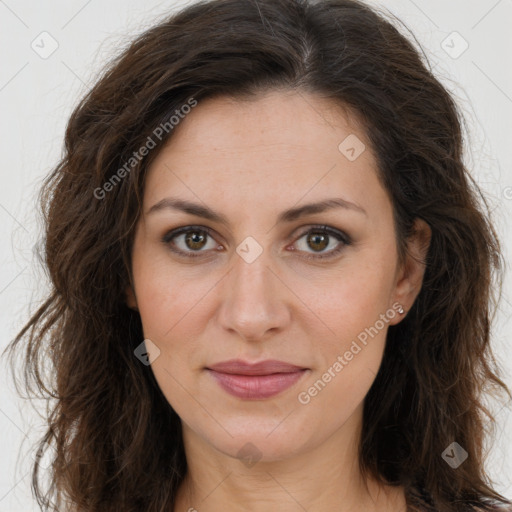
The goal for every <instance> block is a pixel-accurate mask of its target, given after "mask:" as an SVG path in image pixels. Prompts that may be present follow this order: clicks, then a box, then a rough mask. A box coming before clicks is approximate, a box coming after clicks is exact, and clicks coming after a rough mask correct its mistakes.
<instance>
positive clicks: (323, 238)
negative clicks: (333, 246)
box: [310, 233, 328, 249]
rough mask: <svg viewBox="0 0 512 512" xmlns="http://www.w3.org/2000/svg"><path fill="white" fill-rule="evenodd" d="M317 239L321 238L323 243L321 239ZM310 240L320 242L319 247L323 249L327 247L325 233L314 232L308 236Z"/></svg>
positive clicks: (314, 242)
mask: <svg viewBox="0 0 512 512" xmlns="http://www.w3.org/2000/svg"><path fill="white" fill-rule="evenodd" d="M318 239H321V240H323V243H322V241H318ZM310 240H312V241H313V244H317V243H320V244H321V247H320V249H325V248H326V247H327V245H328V243H327V236H326V235H323V234H318V233H317V234H315V235H312V236H311V237H310ZM310 246H311V244H310ZM312 249H315V247H312Z"/></svg>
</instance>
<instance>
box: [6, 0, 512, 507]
mask: <svg viewBox="0 0 512 512" xmlns="http://www.w3.org/2000/svg"><path fill="white" fill-rule="evenodd" d="M186 3H189V2H179V1H176V2H170V1H169V2H162V1H156V0H146V1H140V0H139V1H136V0H123V1H121V0H111V1H110V2H108V3H106V2H100V1H99V0H89V1H87V0H72V1H70V0H67V1H64V0H52V1H51V2H50V1H46V2H29V1H27V0H5V1H4V0H0V41H1V46H0V47H1V48H2V65H1V66H0V108H1V117H0V119H1V125H0V126H1V133H0V144H1V148H0V149H1V153H0V154H1V157H2V158H1V161H0V162H1V164H0V165H1V169H2V170H1V172H2V180H3V181H2V182H1V184H0V226H1V233H0V244H1V251H2V252H1V264H0V301H1V302H0V315H1V325H2V326H3V329H2V331H1V334H0V350H1V349H3V348H4V347H5V346H6V345H7V344H8V342H9V341H10V340H11V339H12V337H13V336H14V335H15V333H16V332H17V330H18V329H19V328H20V327H21V326H22V322H24V321H25V320H26V319H27V318H28V313H29V311H30V310H31V308H33V307H34V306H35V304H36V299H40V298H41V297H42V294H43V293H44V274H43V273H42V272H41V271H40V270H38V267H37V264H36V260H35V259H33V247H34V245H35V244H36V242H37V241H38V240H39V239H40V238H41V231H40V229H41V228H40V223H39V221H38V218H39V216H38V214H37V209H36V206H37V205H36V203H35V200H36V192H37V190H38V188H39V186H40V184H41V179H42V178H43V177H44V176H45V175H46V174H47V173H48V172H49V171H50V170H51V169H52V167H53V166H54V165H55V163H56V162H57V161H58V159H59V157H60V156H61V151H62V141H63V135H64V129H65V124H66V121H67V119H68V116H69V115H70V113H71V111H72V108H73V106H74V105H75V104H76V102H77V101H78V99H79V97H81V96H82V95H83V94H84V93H85V91H87V89H88V88H89V87H90V86H91V84H92V83H93V81H94V78H95V76H96V75H97V73H99V71H100V70H101V66H102V64H103V63H104V62H105V60H106V59H107V58H109V57H110V56H112V55H113V54H114V53H116V52H117V51H119V50H120V49H121V48H122V47H123V46H124V45H125V44H126V43H127V42H128V41H129V40H130V39H131V38H132V37H133V36H135V35H136V34H138V33H140V32H141V31H142V30H144V29H145V28H147V27H149V26H150V25H151V24H152V23H153V22H154V21H155V20H157V19H162V17H164V16H165V15H166V14H169V13H170V12H171V11H172V10H173V9H175V8H176V7H181V6H183V5H185V4H186ZM372 3H373V4H374V5H379V6H382V7H383V8H385V9H387V10H389V11H390V12H392V13H393V14H395V15H396V16H397V17H398V18H400V19H401V20H402V21H403V22H404V23H405V24H406V25H407V26H408V27H409V28H410V29H411V30H412V32H413V33H414V34H415V35H416V37H417V39H418V40H419V42H420V43H421V44H422V46H423V47H424V49H425V51H426V54H427V56H428V58H429V60H430V62H431V65H432V68H433V70H434V72H435V74H436V75H437V76H438V77H440V79H441V81H442V82H443V83H444V85H445V86H446V87H447V88H448V89H449V90H450V91H451V92H452V93H453V94H454V95H455V96H456V98H457V101H458V103H459V105H461V107H462V110H463V112H464V113H465V115H466V118H467V121H468V128H469V133H468V134H467V137H468V138H467V149H468V152H467V155H466V163H467V165H468V167H469V168H470V169H471V171H472V172H473V175H474V176H475V178H476V179H477V181H478V183H479V184H480V185H481V187H482V188H483V189H484V190H485V192H486V193H487V197H488V198H489V201H490V205H491V207H492V209H493V215H494V221H495V223H496V226H497V229H498V231H499V234H500V235H501V239H502V241H503V244H504V249H505V258H506V260H507V263H508V261H510V255H511V250H512V246H511V243H512V237H511V236H510V235H511V233H512V228H511V213H512V172H511V164H512V139H511V135H512V122H511V118H512V57H511V55H512V54H511V51H512V0H471V1H468V0H449V1H448V0H428V1H427V0H414V1H413V0H381V1H373V2H372ZM401 30H402V31H403V30H404V29H403V28H402V29H401ZM43 31H47V32H48V33H49V34H51V37H52V38H54V39H55V40H56V41H57V43H58V48H57V50H56V51H55V52H54V53H53V54H52V55H50V56H49V57H48V58H46V59H43V58H41V57H40V56H39V55H38V54H37V53H36V52H35V51H34V50H33V49H32V47H31V44H32V42H33V41H34V40H35V43H34V44H39V45H40V47H41V46H42V44H43V43H41V42H40V41H41V37H47V36H40V34H41V33H42V32H43ZM454 31H456V32H458V33H459V34H460V35H461V36H462V38H463V39H464V40H465V41H466V42H467V44H468V45H469V47H468V49H467V50H466V51H465V52H464V53H462V55H460V56H458V57H457V58H453V56H450V55H448V53H447V52H446V51H445V50H444V49H443V47H442V42H443V41H445V40H446V43H445V44H448V45H449V46H453V48H452V50H450V51H451V52H452V55H454V54H453V52H456V51H458V50H459V49H461V48H462V46H460V45H461V44H463V42H462V40H460V39H457V36H453V35H451V34H452V33H453V32H454ZM447 37H449V38H448V39H446V38H447ZM454 38H455V39H454ZM38 41H39V43H38ZM44 44H45V48H46V49H48V48H50V40H49V39H46V42H45V43H44ZM41 51H42V50H41ZM507 187H510V188H507ZM510 294H511V278H510V275H509V271H508V269H507V276H506V281H505V287H504V290H503V298H502V302H501V308H500V312H499V315H498V317H497V319H496V324H495V328H494V338H493V343H494V346H495V351H496V354H497V356H498V357H497V359H498V361H499V363H500V364H501V365H502V367H503V370H504V379H505V380H506V382H507V383H508V385H509V386H512V378H511V375H512V355H511V353H512V345H511V343H510V334H511V323H510V321H509V319H510V316H511V314H510V313H511V311H512V307H511V302H510ZM10 379H11V375H10V373H7V365H6V363H5V361H3V362H2V365H1V366H0V386H1V395H0V396H1V402H0V434H1V435H0V443H1V446H0V450H1V455H0V512H3V511H6V512H7V511H8V512H17V511H22V510H23V511H28V510H36V507H35V505H34V502H33V500H32V498H31V494H30V464H31V463H32V460H31V459H30V450H31V449H32V447H33V444H34V443H35V441H36V440H37V437H38V435H39V433H40V432H41V431H42V430H41V420H40V419H39V418H38V417H37V416H36V415H35V414H34V413H33V411H32V408H31V407H30V405H29V403H28V402H27V401H26V400H22V399H20V398H18V397H17V395H16V394H15V392H14V388H13V384H12V382H11V380H10ZM491 405H492V408H493V410H494V411H495V412H498V416H497V418H498V422H499V424H498V429H497V435H496V438H495V439H494V440H493V441H491V442H490V454H489V461H488V469H489V473H490V476H491V477H492V479H493V480H494V485H495V488H496V490H498V491H499V492H501V493H503V494H505V496H507V497H508V498H511V497H512V462H511V458H512V457H511V456H512V433H511V431H512V428H511V427H512V421H511V416H512V414H511V407H510V404H508V405H505V403H504V402H503V403H495V402H493V403H492V404H491ZM22 441H23V445H21V443H22Z"/></svg>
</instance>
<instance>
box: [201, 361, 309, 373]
mask: <svg viewBox="0 0 512 512" xmlns="http://www.w3.org/2000/svg"><path fill="white" fill-rule="evenodd" d="M207 369H209V370H214V371H216V372H221V373H231V374H236V375H270V374H272V373H293V372H296V371H299V370H305V369H306V368H304V367H302V366H297V365H294V364H290V363H285V362H284V361H278V360H276V359H267V360H265V361H260V362H258V363H249V362H246V361H243V360H242V359H230V360H229V361H223V362H221V363H217V364H214V365H210V366H208V367H207Z"/></svg>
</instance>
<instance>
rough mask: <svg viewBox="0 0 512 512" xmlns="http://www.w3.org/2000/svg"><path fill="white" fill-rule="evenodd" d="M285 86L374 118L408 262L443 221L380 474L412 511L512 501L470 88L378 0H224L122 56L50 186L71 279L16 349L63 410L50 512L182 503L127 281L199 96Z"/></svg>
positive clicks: (83, 115) (493, 284)
mask: <svg viewBox="0 0 512 512" xmlns="http://www.w3.org/2000/svg"><path fill="white" fill-rule="evenodd" d="M277 88H281V89H287V90H297V91H301V92H305V93H308V92H310V93H315V94H321V95H322V96H324V97H327V98H330V99H332V101H333V102H337V103H338V104H339V105H341V106H344V107H345V108H346V109H348V111H350V112H353V113H354V115H355V116H356V117H357V119H359V120H360V121H361V123H362V125H363V126H364V128H365V131H366V133H367V136H368V138H369V140H370V142H371V145H372V150H373V152H374V154H375V156H376V158H377V161H378V166H379V169H378V172H379V178H380V179H381V180H382V183H383V184H384V185H385V187H386V189H387V190H388V192H389V195H390V198H391V200H392V204H393V211H394V220H395V225H396V236H397V243H398V246H399V248H400V254H401V255H402V256H403V254H404V250H405V247H406V241H407V237H408V236H409V235H410V234H411V229H412V225H413V221H414V219H415V218H417V217H418V218H421V219H423V220H425V221H426V222H427V223H428V224H429V225H430V227H431V229H432V239H431V244H430V248H429V251H428V255H427V267H426V272H425V277H424V283H423V287H422V290H421V292H420V294H419V296H418V297H417V299H416V301H415V303H414V305H413V307H412V309H411V310H410V311H409V312H408V314H407V316H406V318H405V319H404V320H403V321H402V322H401V323H399V324H398V325H396V326H391V327H390V328H389V331H388V337H387V343H386V349H385V353H384V358H383V361H382V365H381V368H380V370H379V373H378V374H377V376H376V379H375V382H374V384H373V386H372V387H371V389H370V391H369V393H368V395H367V397H366V399H365V404H364V405H365V408H364V422H363V433H362V441H361V445H360V467H361V470H362V472H363V473H365V474H371V475H373V476H375V477H376V478H379V479H380V480H381V481H382V482H387V483H391V484H396V485H403V486H404V487H405V489H406V491H407V493H406V496H407V500H408V505H409V509H410V510H413V509H414V510H416V507H420V508H421V509H422V510H427V509H428V510H430V509H432V510H436V511H439V512H452V511H462V510H467V509H468V506H469V505H472V506H474V507H475V509H476V510H490V508H489V507H490V506H489V503H490V502H491V501H492V500H496V501H501V502H504V503H510V502H508V501H507V500H506V499H505V498H504V497H502V496H501V495H500V494H498V493H497V492H495V491H494V490H493V489H492V487H491V484H490V481H489V478H488V476H487V475H486V473H485V469H484V440H485V434H486V433H488V431H487V428H488V427H489V425H492V424H493V421H494V418H493V417H492V414H491V413H490V412H489V411H488V410H487V409H486V408H485V406H484V405H483V394H484V393H489V394H497V393H498V391H501V392H503V391H505V392H506V393H507V394H508V396H510V391H509V390H508V388H507V386H506V385H505V384H504V383H503V382H502V380H501V379H500V378H499V375H500V373H499V368H498V367H497V365H496V361H495V359H494V357H493V354H492V351H491V346H490V329H491V322H492V319H493V315H494V311H495V308H496V305H497V302H498V299H499V296H498V293H497V292H498V291H499V290H501V282H502V268H503V262H502V255H501V249H500V245H499V241H498V239H497V236H496V233H495V231H494V228H493V226H492V223H491V221H490V216H489V213H488V212H489V209H488V207H487V204H486V201H485V198H484V196H483V195H482V193H481V192H480V190H479V188H478V186H477V185H476V183H475V182H474V180H473V179H472V178H471V177H470V175H469V174H468V172H467V170H466V169H465V166H464V164H463V157H462V124H463V122H464V120H463V118H462V116H461V115H460V113H459V111H458V108H457V106H456V104H455V102H454V100H453V99H452V97H451V96H450V95H449V94H448V92H447V91H446V90H445V89H444V88H443V87H442V85H441V84H440V82H439V81H438V80H437V79H436V78H435V77H434V76H433V74H432V72H431V71H430V70H429V67H428V66H427V62H424V60H423V59H422V57H421V55H420V52H419V51H418V49H417V47H416V46H415V45H414V44H413V43H412V42H411V41H410V40H409V39H408V38H407V37H405V36H404V35H402V34H401V33H400V31H399V30H398V29H397V28H396V27H395V24H394V23H393V22H392V21H390V20H388V19H387V17H386V15H385V14H383V13H380V12H378V11H376V10H374V9H371V8H369V7H368V6H366V5H365V4H363V3H361V2H359V1H355V0H327V1H316V2H315V1H306V0H259V1H258V2H256V0H213V1H203V2H196V3H195V4H192V5H190V6H188V7H186V8H184V9H182V11H179V12H177V13H174V14H173V15H172V16H170V17H169V18H168V19H167V20H165V21H163V22H160V23H159V24H158V25H156V26H154V27H153V28H151V29H150V30H147V31H146V32H145V33H143V34H142V35H141V36H139V37H138V38H137V39H136V40H135V41H134V42H133V43H132V44H131V45H130V46H129V47H128V48H127V49H126V50H124V51H123V52H122V53H121V54H120V55H119V56H117V57H116V58H115V59H113V60H112V62H111V63H110V64H109V66H108V67H107V68H106V70H105V72H104V73H103V75H102V76H101V77H100V79H99V80H98V82H97V83H96V85H95V86H94V87H93V88H92V90H91V91H90V92H89V93H88V94H87V95H86V96H85V97H84V98H83V99H82V100H81V101H80V103H79V104H78V106H77V107H76V109H75V110H74V112H73V114H72V115H71V118H70V120H69V123H68V125H67V130H66V134H65V154H64V156H63V158H62V160H61V161H60V162H59V163H58V165H56V167H55V168H54V170H53V171H52V172H51V174H50V175H48V177H47V178H46V180H45V182H44V185H43V187H42V189H41V195H40V201H41V208H42V212H43V216H44V221H45V240H44V242H45V251H44V265H45V267H46V268H47V271H48V276H49V278H50V281H51V286H52V289H51V293H50V294H49V296H48V297H46V299H45V300H44V302H43V303H42V304H41V305H40V307H39V308H38V309H37V310H36V311H35V312H34V313H33V315H32V316H31V318H30V319H29V320H28V322H27V323H26V325H25V326H24V327H23V329H22V330H21V331H20V332H19V333H18V335H17V336H16V338H15V339H14V340H12V342H11V343H10V345H9V347H8V350H9V351H10V355H11V357H12V355H13V354H15V353H18V352H20V351H21V350H22V349H24V352H23V354H24V360H23V371H24V384H25V388H26V390H27V391H28V392H29V393H31V391H32V390H33V387H32V384H34V385H35V389H36V390H38V392H39V393H40V394H41V396H43V397H47V398H48V399H50V403H51V404H52V405H51V408H50V409H49V412H48V418H47V421H48V429H47V431H46V434H45V435H44V437H43V438H42V439H41V442H40V448H41V450H45V449H48V445H50V446H51V447H53V448H54V450H55V451H54V453H55V457H54V458H53V459H52V462H53V463H52V465H51V467H50V468H49V472H50V484H49V485H48V486H47V487H46V488H45V487H44V486H43V485H42V483H41V480H40V473H39V466H38V464H34V467H33V474H32V488H33V492H34V493H35V496H36V499H37V501H38V503H39V504H40V506H41V507H45V510H48V509H50V510H61V511H62V510H64V507H68V508H67V509H66V510H73V511H74V510H76V511H80V512H81V511H87V512H93V511H103V512H105V511H119V510H123V511H124V512H132V511H133V512H135V511H137V512H140V511H141V510H144V511H148V512H153V511H154V512H163V511H168V510H170V509H171V508H170V507H172V505H173V503H174V499H175V496H176V491H177V488H178V486H179V485H180V483H181V481H182V479H183V477H184V475H185V472H186V470H187V463H186V458H185V452H184V449H183V444H182V438H181V423H180V419H179V417H178V416H177V414H176V413H175V412H174V410H173V409H172V407H171V406H170V405H169V403H168V402H167V400H166V399H165V397H164V396H163V394H162V392H161V391H160V389H159V387H158V384H157V382H156V380H155V378H154V376H153V373H152V371H151V368H150V366H146V365H144V364H141V362H140V361H139V360H138V359H137V358H136V357H135V355H134V350H135V349H136V347H138V346H139V345H140V343H141V342H142V340H143V333H142V325H141V319H140V316H139V314H138V313H137V312H136V311H133V310H131V309H129V308H128V307H127V305H126V302H125V295H124V291H125V289H126V287H127V284H128V283H130V282H131V281H130V280H131V271H130V269H131V261H130V253H131V246H132V241H133V234H134V226H135V224H136V222H137V220H138V218H139V216H140V212H141V203H142V197H143V192H144V180H145V173H146V171H147V169H148V166H149V165H150V164H151V162H152V161H153V160H154V158H155V157H156V155H157V154H158V152H159V150H160V149H161V148H162V147H163V145H164V144H165V143H166V142H167V141H168V140H169V139H170V137H172V133H173V122H171V121H170V119H171V117H172V116H173V115H175V116H177V117H180V116H181V115H183V113H184V112H186V109H185V108H184V106H185V105H189V106H192V105H193V104H194V103H193V102H194V101H195V102H197V104H199V105H200V103H201V100H202V99H205V98H207V97H213V96H215V95H231V96H233V97H237V98H240V97H249V98H251V97H256V96H257V95H258V94H259V93H261V92H263V91H266V90H270V89H277ZM190 108H192V107H190ZM157 128H160V131H156V132H155V130H157ZM157 134H159V135H158V136H157ZM150 139H151V141H152V144H151V143H150V142H149V141H150ZM150 145H151V147H150V148H149V146H150ZM144 146H145V147H147V148H149V151H141V148H142V147H144ZM142 153H144V155H141V154H142ZM122 169H124V172H123V171H122ZM22 342H23V343H22ZM48 364H50V365H51V367H52V372H51V374H50V375H45V374H44V368H46V367H47V366H48ZM13 369H14V366H13ZM453 442H457V443H458V444H459V445H460V446H461V447H462V448H463V449H464V450H465V451H466V452H467V454H468V458H467V459H466V460H465V461H464V463H462V464H461V465H460V466H459V467H458V468H457V469H453V468H452V467H451V466H450V465H449V464H447V462H446V461H445V460H444V459H443V457H442V454H443V452H444V451H445V449H447V447H449V446H450V445H451V443H453ZM49 507H51V508H49ZM429 507H431V508H429ZM420 508H418V510H419V509H420Z"/></svg>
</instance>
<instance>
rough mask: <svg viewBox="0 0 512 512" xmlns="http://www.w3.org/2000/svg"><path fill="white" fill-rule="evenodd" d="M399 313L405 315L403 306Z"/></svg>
mask: <svg viewBox="0 0 512 512" xmlns="http://www.w3.org/2000/svg"><path fill="white" fill-rule="evenodd" d="M398 312H399V313H400V314H403V313H404V308H403V307H402V306H400V309H399V310H398Z"/></svg>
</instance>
